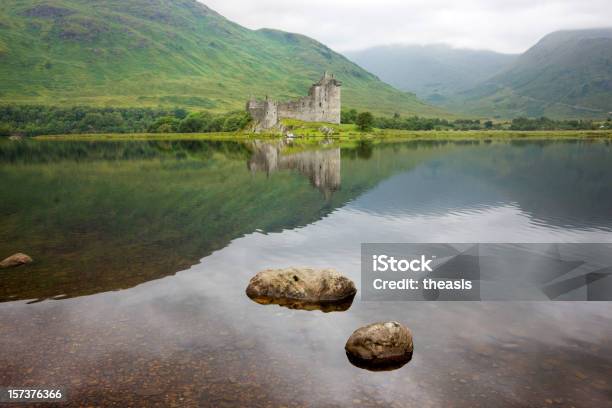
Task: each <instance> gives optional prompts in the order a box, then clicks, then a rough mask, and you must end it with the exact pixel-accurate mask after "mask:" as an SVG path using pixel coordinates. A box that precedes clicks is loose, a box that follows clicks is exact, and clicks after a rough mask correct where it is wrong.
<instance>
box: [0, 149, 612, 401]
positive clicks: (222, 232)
mask: <svg viewBox="0 0 612 408" xmlns="http://www.w3.org/2000/svg"><path fill="white" fill-rule="evenodd" d="M0 191H2V193H1V196H2V198H1V200H0V258H3V257H5V256H8V255H10V254H12V253H15V252H25V253H28V254H29V255H31V256H32V257H33V258H34V259H35V262H34V263H33V264H31V265H27V266H22V267H18V268H14V269H5V270H0V386H13V387H23V388H27V387H62V388H64V389H65V390H66V392H67V395H68V401H69V402H68V403H66V404H65V405H62V406H74V407H81V406H104V407H107V406H117V407H127V406H152V407H154V406H159V407H166V406H180V407H235V406H240V407H280V406H286V407H298V406H299V407H301V406H308V407H349V406H364V407H366V406H367V407H371V406H382V407H388V406H390V407H441V406H443V407H491V406H496V407H519V406H524V407H532V406H533V407H539V406H563V407H571V406H573V407H606V406H612V303H609V302H563V301H554V302H553V301H548V302H366V301H362V300H361V299H360V297H359V293H358V295H357V297H356V298H355V300H354V301H353V304H352V305H351V307H350V308H349V309H348V310H346V311H342V312H330V313H323V312H321V311H317V310H314V311H306V310H294V309H289V308H283V307H280V306H277V305H260V304H257V303H255V302H253V301H251V300H250V299H249V298H248V297H247V296H246V295H245V288H246V285H247V284H248V281H249V279H250V277H251V276H252V275H253V274H255V273H256V272H258V271H260V270H262V269H266V268H277V267H278V268H280V267H289V266H308V267H315V268H319V267H332V268H336V269H337V270H339V271H341V272H342V273H344V274H345V275H347V276H349V277H350V278H352V279H353V280H354V281H355V283H356V285H357V287H358V289H359V288H360V244H361V243H363V242H428V243H429V242H441V243H444V242H543V243H552V242H559V243H588V242H597V243H612V144H610V143H609V142H606V141H521V140H515V141H503V142H502V141H488V142H485V141H479V142H478V141H476V142H450V141H449V142H443V141H437V142H428V141H418V142H417V141H414V142H405V143H393V144H381V145H372V144H370V143H367V142H363V143H359V144H357V145H356V146H355V147H350V148H349V147H347V148H344V147H343V148H339V147H334V146H327V145H326V146H319V147H309V148H307V149H298V148H296V147H292V146H282V145H281V144H279V143H278V142H273V143H271V142H267V143H266V142H257V141H249V142H218V141H203V140H169V141H91V142H86V141H82V142H81V141H22V142H12V141H10V142H9V141H2V142H0ZM606 279H612V277H611V278H606ZM383 320H397V321H400V322H402V323H404V324H406V325H407V326H408V327H409V328H410V329H411V330H412V332H413V335H414V344H415V346H414V347H415V348H414V355H413V358H412V361H410V362H409V363H408V364H406V365H405V366H403V367H401V368H399V369H397V370H393V371H384V372H371V371H367V370H363V369H360V368H357V367H355V366H353V365H352V364H351V363H350V362H349V361H348V359H347V357H346V355H345V352H344V344H345V342H346V340H347V339H348V337H349V336H350V334H351V333H352V332H353V330H355V329H357V328H358V327H360V326H362V325H365V324H369V323H372V322H377V321H383Z"/></svg>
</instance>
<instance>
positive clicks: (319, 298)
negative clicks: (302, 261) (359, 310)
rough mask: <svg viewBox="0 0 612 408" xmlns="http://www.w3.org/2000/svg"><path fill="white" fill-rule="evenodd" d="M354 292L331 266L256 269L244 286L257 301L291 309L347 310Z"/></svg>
mask: <svg viewBox="0 0 612 408" xmlns="http://www.w3.org/2000/svg"><path fill="white" fill-rule="evenodd" d="M355 293H357V289H356V288H355V284H354V283H353V281H352V280H350V279H349V278H347V277H345V276H343V275H342V274H340V273H339V272H337V271H336V270H334V269H310V268H286V269H266V270H265V271H261V272H259V273H257V274H256V275H255V276H254V277H253V278H251V281H250V282H249V286H248V287H247V289H246V294H247V296H248V297H250V298H251V299H253V300H254V301H255V302H257V303H260V304H271V303H273V304H277V305H281V306H285V307H289V308H292V309H305V310H322V311H324V312H331V311H343V310H347V309H348V308H349V307H350V306H351V304H352V302H353V298H354V297H355Z"/></svg>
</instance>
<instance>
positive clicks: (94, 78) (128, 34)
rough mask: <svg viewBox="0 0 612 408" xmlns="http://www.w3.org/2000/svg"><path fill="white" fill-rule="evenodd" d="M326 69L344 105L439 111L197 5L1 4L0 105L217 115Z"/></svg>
mask: <svg viewBox="0 0 612 408" xmlns="http://www.w3.org/2000/svg"><path fill="white" fill-rule="evenodd" d="M326 69H327V70H329V71H332V72H334V73H335V74H336V76H337V77H338V78H339V79H340V80H341V81H342V82H343V103H344V106H346V107H350V108H356V109H363V110H365V109H368V110H372V111H374V112H378V113H387V114H389V113H393V112H400V113H406V114H408V113H415V114H421V115H428V114H429V115H440V114H441V113H440V111H439V110H437V109H436V108H432V107H430V106H428V105H426V104H424V103H422V102H420V101H418V100H417V99H416V97H415V96H414V95H413V94H409V93H404V92H400V91H398V90H396V89H394V88H392V87H391V86H389V85H387V84H385V83H383V82H381V81H380V80H378V78H377V77H375V76H374V75H372V74H370V73H368V72H367V71H365V70H363V69H361V68H360V67H358V66H357V65H355V64H353V63H351V62H350V61H348V60H347V59H346V58H344V57H343V56H341V55H339V54H337V53H335V52H333V51H332V50H330V49H329V48H327V47H326V46H324V45H323V44H320V43H318V42H316V41H314V40H312V39H310V38H308V37H305V36H302V35H298V34H291V33H286V32H281V31H275V30H268V29H265V30H257V31H253V30H249V29H246V28H244V27H241V26H239V25H237V24H235V23H232V22H231V21H229V20H227V19H225V18H224V17H222V16H221V15H219V14H218V13H216V12H215V11H213V10H211V9H209V8H207V7H206V6H204V5H202V4H201V3H198V2H196V1H195V0H105V1H95V0H44V1H41V0H3V1H2V2H0V103H29V104H32V103H40V104H53V105H96V106H168V107H171V106H182V107H187V108H191V109H210V110H217V111H220V110H228V109H236V108H242V107H243V106H244V102H245V100H246V99H247V98H248V97H249V95H251V94H253V95H261V96H263V95H266V94H267V95H270V96H272V97H277V98H289V97H295V96H299V95H304V94H305V93H306V91H307V89H308V87H309V86H310V85H311V84H312V83H313V82H314V81H316V80H318V78H319V77H320V75H321V74H322V72H323V71H324V70H326Z"/></svg>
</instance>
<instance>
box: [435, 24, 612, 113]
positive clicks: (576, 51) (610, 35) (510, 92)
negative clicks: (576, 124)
mask: <svg viewBox="0 0 612 408" xmlns="http://www.w3.org/2000/svg"><path fill="white" fill-rule="evenodd" d="M447 106H448V107H449V108H451V109H453V108H454V109H456V110H460V111H463V112H465V113H470V114H478V115H485V116H486V115H491V116H498V117H517V116H531V117H537V116H550V117H556V118H559V117H564V118H580V117H595V118H598V117H605V116H607V115H608V112H610V111H612V29H611V28H607V29H592V30H575V31H559V32H555V33H552V34H549V35H547V36H546V37H544V38H543V39H542V40H540V41H539V42H538V43H537V44H536V45H535V46H533V47H532V48H530V49H529V50H528V51H527V52H525V53H524V54H523V55H521V56H520V57H519V58H518V59H517V61H516V62H515V63H514V64H513V65H512V66H511V67H510V68H508V69H507V70H505V71H503V72H501V73H499V74H498V75H496V76H494V77H492V78H491V79H489V80H488V81H486V82H484V83H483V84H481V85H479V86H477V87H475V88H473V89H471V90H469V91H467V92H464V93H462V94H460V95H459V98H457V99H456V100H455V103H454V104H450V105H447Z"/></svg>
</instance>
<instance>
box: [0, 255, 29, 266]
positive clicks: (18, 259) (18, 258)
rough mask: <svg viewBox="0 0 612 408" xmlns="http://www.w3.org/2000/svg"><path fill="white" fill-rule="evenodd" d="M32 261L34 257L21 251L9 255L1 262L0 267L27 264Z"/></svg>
mask: <svg viewBox="0 0 612 408" xmlns="http://www.w3.org/2000/svg"><path fill="white" fill-rule="evenodd" d="M32 262H34V260H33V259H32V258H30V257H29V256H28V255H26V254H22V253H21V252H19V253H16V254H13V255H11V256H9V257H8V258H6V259H4V260H3V261H2V262H0V269H4V268H13V267H15V266H20V265H25V264H29V263H32Z"/></svg>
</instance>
